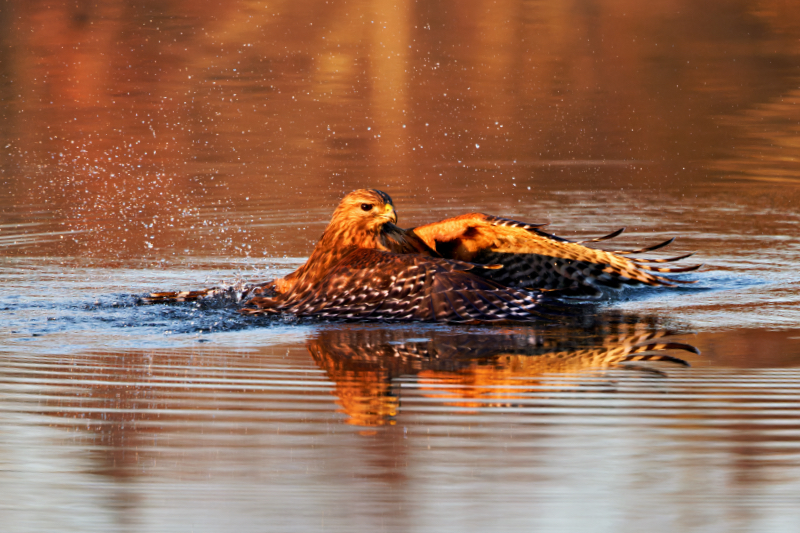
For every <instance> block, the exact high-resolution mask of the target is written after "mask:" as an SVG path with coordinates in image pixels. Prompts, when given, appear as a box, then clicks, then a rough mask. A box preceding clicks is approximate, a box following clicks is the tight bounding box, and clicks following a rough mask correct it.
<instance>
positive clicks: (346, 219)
mask: <svg viewBox="0 0 800 533" xmlns="http://www.w3.org/2000/svg"><path fill="white" fill-rule="evenodd" d="M396 224H397V212H396V211H395V207H394V203H393V202H392V199H391V198H390V197H389V195H388V194H386V193H385V192H382V191H378V190H375V189H360V190H357V191H353V192H351V193H350V194H348V195H347V196H345V197H344V198H343V199H342V201H341V203H340V204H339V206H338V207H337V208H336V210H335V211H334V213H333V216H332V218H331V221H330V223H329V224H328V226H327V228H326V229H325V232H324V233H323V234H322V238H321V239H320V240H319V242H318V243H317V245H316V246H315V247H314V251H313V252H312V253H311V256H310V257H309V259H308V261H306V263H305V264H304V265H303V266H301V267H300V268H298V269H297V270H296V271H294V272H292V273H291V274H289V275H287V276H286V277H284V278H281V279H277V280H273V281H269V282H267V283H263V284H259V285H249V286H246V287H244V289H243V290H242V291H241V292H236V294H235V295H234V296H235V297H236V299H237V300H239V301H240V302H241V303H242V309H241V312H242V313H244V314H249V315H260V314H272V313H281V312H283V313H291V314H294V315H297V316H318V317H323V318H340V319H351V320H386V321H436V322H479V321H537V320H547V319H548V318H552V313H551V312H550V310H548V306H547V302H548V301H550V300H552V298H551V296H552V295H561V294H566V295H593V296H596V295H599V294H600V293H601V292H600V291H601V289H602V288H620V287H622V286H625V285H641V284H646V285H652V286H668V287H669V286H674V285H675V284H676V283H691V282H687V281H682V280H677V279H674V278H672V277H666V276H663V275H661V274H664V273H667V274H674V273H681V272H689V271H693V270H696V269H698V268H700V266H702V265H693V266H687V267H662V266H654V263H665V262H671V261H678V260H681V259H684V258H686V257H688V256H689V255H691V254H687V255H683V256H680V257H673V258H669V259H634V258H632V257H630V256H632V255H634V254H639V253H644V252H649V251H652V250H657V249H659V248H662V247H664V246H666V245H668V244H670V243H671V242H672V240H673V239H670V240H668V241H665V242H662V243H660V244H657V245H655V246H650V247H647V248H642V249H639V250H631V251H605V250H600V249H597V248H593V247H590V246H587V244H588V243H594V242H599V241H603V240H607V239H610V238H613V237H615V236H617V235H619V234H620V233H622V230H618V231H615V232H614V233H611V234H609V235H606V236H604V237H600V238H597V239H593V240H591V241H581V242H572V241H569V240H567V239H563V238H561V237H557V236H555V235H553V234H550V233H547V232H545V231H544V230H543V229H542V228H543V227H544V226H545V224H526V223H524V222H518V221H515V220H510V219H507V218H502V217H497V216H492V215H486V214H482V213H469V214H465V215H461V216H458V217H455V218H448V219H445V220H442V221H439V222H434V223H432V224H427V225H424V226H419V227H416V228H412V229H407V230H406V229H402V228H400V227H398V226H397V225H396ZM550 291H555V292H550ZM231 293H232V290H231V289H219V288H212V289H204V290H200V291H186V292H158V293H152V294H151V295H150V296H149V297H147V298H145V301H147V302H150V303H156V302H166V301H190V300H199V299H203V298H208V297H212V296H216V295H221V294H227V295H231Z"/></svg>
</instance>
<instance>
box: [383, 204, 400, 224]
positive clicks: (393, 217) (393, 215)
mask: <svg viewBox="0 0 800 533" xmlns="http://www.w3.org/2000/svg"><path fill="white" fill-rule="evenodd" d="M383 211H384V213H383V216H384V217H386V218H388V219H389V220H390V221H391V222H392V224H397V212H396V211H395V210H394V206H393V205H392V204H386V207H384V208H383Z"/></svg>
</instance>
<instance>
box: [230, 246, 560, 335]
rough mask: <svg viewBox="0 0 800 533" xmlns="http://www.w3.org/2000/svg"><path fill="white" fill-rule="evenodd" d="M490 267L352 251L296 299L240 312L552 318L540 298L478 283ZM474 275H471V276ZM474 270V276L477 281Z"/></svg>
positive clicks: (257, 303) (258, 303)
mask: <svg viewBox="0 0 800 533" xmlns="http://www.w3.org/2000/svg"><path fill="white" fill-rule="evenodd" d="M490 268H492V267H484V266H481V265H475V264H472V263H466V262H463V261H454V260H447V259H440V258H432V257H425V256H422V255H417V254H394V253H391V252H383V251H379V250H374V249H366V248H358V249H356V250H354V251H353V252H351V253H349V254H348V255H347V256H345V257H344V258H343V259H342V261H341V262H340V263H339V264H338V265H337V266H336V267H334V268H333V269H331V270H330V271H329V272H328V273H327V274H326V275H325V276H324V277H323V278H322V279H320V280H319V281H318V282H317V283H315V284H314V285H313V286H312V287H310V288H309V289H308V291H307V292H305V293H304V294H295V295H292V297H291V298H290V299H288V300H287V301H282V300H281V299H280V297H278V298H253V299H251V300H250V301H249V302H247V304H246V305H247V308H246V309H244V310H243V311H244V312H245V313H248V314H262V313H271V312H277V311H285V312H289V313H292V314H295V315H297V316H318V317H323V318H339V319H355V320H364V319H368V320H387V321H412V320H413V321H420V320H422V321H439V322H472V321H504V320H505V321H535V320H547V319H548V317H550V318H552V313H551V314H550V315H548V314H547V313H548V312H549V311H545V310H544V309H543V308H544V305H543V304H544V298H543V296H542V294H541V293H538V292H530V291H527V290H521V289H516V288H513V287H504V286H503V285H501V284H499V283H497V282H495V281H492V280H490V279H486V278H485V277H482V275H483V274H484V272H485V271H488V270H489V269H490ZM471 271H475V272H471ZM477 272H480V274H481V275H478V273H477Z"/></svg>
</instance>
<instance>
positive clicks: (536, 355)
mask: <svg viewBox="0 0 800 533" xmlns="http://www.w3.org/2000/svg"><path fill="white" fill-rule="evenodd" d="M0 119H1V120H0V530H2V531H3V532H4V533H6V532H9V533H11V532H14V533H17V532H20V533H22V532H25V533H28V532H40V531H41V532H44V531H81V532H89V531H103V532H108V531H125V532H127V531H148V532H150V531H220V530H231V531H281V532H286V531H304V532H306V531H370V532H372V531H454V532H455V531H459V532H461V531H487V530H491V531H521V530H536V531H603V532H627V531H631V532H633V531H642V530H647V531H653V532H661V531H663V532H668V531H669V532H671V531H702V532H731V531H735V532H762V531H797V530H800V506H798V502H799V501H800V410H799V409H798V407H799V403H798V400H800V273H798V272H800V240H799V239H798V237H799V236H800V209H799V207H800V11H798V10H796V9H793V8H792V7H791V6H790V5H789V4H788V3H786V2H782V1H778V0H774V1H772V0H763V1H759V2H756V1H746V0H745V1H742V2H736V3H731V2H722V1H719V2H717V1H711V2H702V3H696V2H688V1H686V2H684V1H663V2H652V3H641V2H634V1H627V0H621V1H618V2H612V3H595V2H545V1H536V0H532V1H523V0H497V1H495V2H478V1H472V0H470V1H461V2H410V1H393V2H385V1H374V2H366V1H349V2H330V3H329V2H322V1H313V2H312V1H303V0H301V1H294V2H281V1H277V2H269V3H266V2H261V1H256V0H253V1H245V0H241V1H231V2H223V3H220V2H215V1H205V0H200V1H197V0H194V1H191V2H189V1H188V0H162V1H160V2H138V3H131V2H122V1H109V2H104V3H100V4H98V5H95V4H94V3H91V2H59V1H48V0H42V1H37V2H27V1H22V0H19V1H9V2H6V3H4V4H3V6H2V7H0ZM360 187H372V188H378V189H381V190H384V191H386V192H388V193H389V194H391V195H392V197H393V199H394V202H395V205H396V207H397V210H398V213H399V216H400V225H402V226H405V227H412V226H415V225H418V224H421V223H425V222H430V221H434V220H438V219H440V218H444V217H447V216H452V215H455V214H460V213H465V212H470V211H483V212H487V213H491V214H496V215H500V216H505V217H510V218H515V219H518V220H524V221H528V222H547V223H549V224H550V226H549V228H548V229H549V230H550V231H553V232H555V233H556V234H558V235H561V236H564V237H567V238H584V237H595V236H599V235H604V234H606V233H609V232H611V231H613V230H615V229H617V228H618V227H622V226H625V227H626V228H627V231H626V232H625V233H624V234H623V235H622V236H621V237H619V238H617V239H615V240H614V241H612V242H611V243H608V244H607V246H606V247H607V248H610V249H619V248H625V247H630V246H642V245H646V244H654V243H656V242H660V241H661V240H664V239H666V238H668V237H671V236H677V237H678V239H677V240H676V241H675V243H674V244H672V245H671V246H670V247H669V248H668V249H667V250H666V251H665V252H664V253H665V255H662V256H669V255H679V254H682V253H687V252H690V251H694V252H696V254H695V256H694V257H693V258H692V260H695V259H696V260H697V261H698V262H702V263H704V264H705V267H704V268H703V269H702V270H701V271H699V272H696V273H691V274H687V275H686V276H685V279H690V280H696V281H697V283H695V284H693V285H687V286H682V287H680V288H677V289H651V288H639V289H636V290H626V291H624V292H620V293H614V294H610V295H608V296H607V297H606V298H604V299H602V300H601V301H599V302H596V304H595V305H594V306H593V307H591V308H589V309H587V310H586V316H585V321H584V322H583V324H582V326H581V327H572V326H566V325H565V326H563V327H542V326H491V325H487V326H446V325H432V324H414V325H385V324H335V323H324V322H318V321H298V320H291V319H284V318H277V319H274V318H261V319H254V318H252V317H243V316H240V315H239V314H238V313H236V311H235V310H234V309H231V308H226V307H219V306H217V307H215V306H210V307H209V306H203V307H199V306H196V305H194V304H185V305H169V306H166V305H164V306H146V305H139V303H138V300H137V296H141V295H143V294H146V293H147V292H149V291H155V290H170V289H191V288H201V287H206V286H213V285H218V284H221V283H224V284H232V283H235V282H237V281H239V280H243V279H244V280H248V281H257V280H266V279H271V278H273V277H276V276H281V275H284V274H286V273H288V272H290V271H291V270H293V269H294V268H296V267H297V266H299V265H300V264H302V263H303V262H304V261H305V258H307V257H308V255H309V253H310V251H311V249H312V248H313V245H314V243H315V242H316V240H317V239H318V237H319V236H320V234H321V232H322V230H323V228H324V227H325V224H326V223H327V221H328V219H329V217H330V214H331V213H332V211H333V209H334V208H335V206H336V204H337V203H338V200H339V199H340V198H341V197H342V196H343V195H344V194H346V193H347V192H349V191H351V190H353V189H356V188H360ZM659 254H660V252H659ZM656 255H658V254H656ZM651 343H681V344H683V345H690V346H692V347H695V348H696V349H698V350H699V352H700V353H699V354H696V353H694V352H693V351H690V349H689V346H686V347H685V349H681V347H680V345H676V346H674V347H673V349H668V350H664V351H663V353H665V354H669V355H671V356H673V357H676V358H680V359H683V360H685V361H687V362H688V363H690V364H691V366H690V367H685V366H682V365H680V364H678V363H676V362H670V361H627V360H626V357H627V356H633V355H635V353H636V351H637V347H640V346H643V345H647V344H651Z"/></svg>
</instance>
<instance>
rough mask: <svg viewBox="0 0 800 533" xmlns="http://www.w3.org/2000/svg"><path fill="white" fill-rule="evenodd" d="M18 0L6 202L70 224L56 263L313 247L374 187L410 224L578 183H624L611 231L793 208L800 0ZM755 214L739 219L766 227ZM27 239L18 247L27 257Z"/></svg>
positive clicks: (530, 200) (4, 166)
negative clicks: (336, 216)
mask: <svg viewBox="0 0 800 533" xmlns="http://www.w3.org/2000/svg"><path fill="white" fill-rule="evenodd" d="M1 13H2V14H0V27H1V28H2V31H0V35H2V37H0V39H2V41H1V42H2V45H0V81H1V82H2V85H0V91H2V92H1V93H0V100H1V101H2V107H0V113H2V125H0V143H2V144H0V172H1V173H0V180H2V181H0V184H2V194H3V196H2V199H1V200H2V203H1V204H0V208H1V209H2V211H0V216H2V217H3V220H2V222H3V224H11V223H20V222H22V223H24V224H35V225H36V226H29V228H30V229H29V230H26V232H27V233H42V232H49V233H51V237H54V236H55V234H56V233H59V236H58V237H57V240H55V241H52V239H49V240H51V242H50V243H49V244H48V245H47V246H45V247H44V249H43V251H42V253H46V254H52V253H56V254H60V255H92V256H102V257H106V258H109V259H110V258H126V257H142V256H145V257H152V258H160V257H171V256H173V255H174V254H176V253H183V250H186V249H188V250H192V252H191V253H192V254H195V253H196V251H197V250H202V253H204V254H217V253H221V254H224V255H225V256H227V257H246V256H248V255H257V256H262V255H264V254H268V255H274V254H283V253H287V252H290V251H294V250H297V253H298V254H302V253H307V251H308V249H309V248H310V245H311V244H310V243H313V242H314V241H315V240H316V239H317V238H318V236H319V234H320V232H321V230H322V228H323V227H324V226H323V224H324V221H325V219H326V218H327V216H329V214H330V212H331V211H332V209H333V207H335V205H336V203H337V201H338V199H339V198H340V197H341V196H342V195H343V194H345V193H346V192H349V191H350V190H352V189H354V188H358V187H374V188H380V189H382V190H386V191H387V192H389V193H390V194H391V195H393V196H394V197H395V202H396V204H397V206H398V209H399V211H400V215H401V217H402V218H401V223H403V222H405V223H406V224H408V225H412V224H415V223H418V222H422V221H429V220H430V219H431V218H436V217H444V216H446V215H447V214H449V213H447V212H446V211H447V209H448V208H452V209H455V210H465V209H469V208H475V207H478V208H480V209H482V210H488V211H492V210H494V211H502V213H504V214H515V212H516V214H524V215H525V216H528V217H531V218H533V219H534V221H550V218H551V213H549V212H548V211H547V210H546V209H543V208H542V206H543V205H544V202H545V201H547V200H553V201H556V203H566V202H567V201H570V202H575V197H574V196H573V197H571V198H569V200H567V198H565V197H564V196H563V193H565V192H575V191H582V192H583V193H584V194H586V195H587V197H588V199H590V200H591V199H595V198H599V197H601V196H603V195H605V197H606V200H608V201H609V202H610V203H609V204H607V207H608V209H607V210H606V212H605V213H604V216H607V217H608V218H609V219H610V220H607V222H608V223H611V224H614V223H619V222H624V221H619V222H618V221H617V219H619V218H620V217H619V216H616V215H617V214H618V213H619V212H626V211H628V212H629V210H630V209H631V208H632V207H633V208H636V206H637V204H639V205H640V204H643V203H644V204H652V203H655V201H658V202H661V203H669V204H675V203H678V202H682V201H684V198H685V197H691V198H694V197H696V196H699V195H705V198H710V199H711V200H712V201H713V202H714V203H715V204H719V203H720V202H721V201H725V202H729V203H741V202H743V201H746V199H743V198H742V195H745V196H746V197H749V198H754V197H755V198H757V199H758V200H757V201H758V202H763V205H764V206H765V207H773V206H775V207H787V206H790V205H798V204H797V200H798V195H797V188H796V185H797V171H798V163H797V157H796V156H797V146H798V126H797V124H798V119H800V112H798V109H797V105H796V103H797V99H798V75H799V74H800V71H799V70H798V67H799V66H800V58H799V57H798V53H799V52H800V44H799V43H800V41H798V39H800V11H798V10H797V9H795V8H794V6H792V5H791V3H790V2H786V1H783V0H761V1H735V2H731V1H728V0H725V1H713V0H709V1H705V2H702V3H698V2H691V1H679V0H659V1H655V2H648V3H646V4H642V3H641V2H636V1H626V0H617V1H613V2H597V1H591V0H577V1H564V2H545V1H531V0H527V1H521V0H494V1H491V2H486V1H471V0H469V1H458V2H447V1H443V2H438V1H437V2H427V1H426V2H422V1H415V2H412V1H394V0H392V1H385V2H384V1H372V2H366V1H350V2H347V1H341V2H329V3H325V2H320V1H308V0H295V1H291V2H280V1H274V2H268V3H267V2H259V1H230V2H228V1H225V2H221V1H213V0H198V1H191V2H187V1H182V0H159V1H158V2H149V1H119V2H117V1H111V0H108V1H104V2H90V1H83V0H76V1H63V2H62V1H44V0H40V1H24V2H21V1H20V2H15V1H13V0H5V1H4V2H3V3H2V12H1ZM728 193H731V194H730V195H729V196H725V195H726V194H728ZM554 194H555V195H559V194H561V196H555V197H554ZM661 195H663V196H661ZM454 202H455V203H456V204H457V205H455V206H451V205H450V204H451V203H454ZM537 202H541V203H538V204H537ZM519 203H523V204H525V206H530V208H529V209H528V210H527V211H526V210H520V209H519V207H518V206H517V204H519ZM665 207H666V208H669V207H670V206H669V205H668V206H665ZM698 209H702V204H701V205H699V206H698ZM747 211H748V210H743V212H739V213H736V214H734V215H731V217H732V218H730V219H729V222H731V223H738V224H742V225H743V226H747V227H752V225H753V224H758V223H759V222H758V219H757V218H756V219H754V218H753V217H752V216H751V215H752V214H753V213H750V212H747ZM587 215H588V216H587V217H586V219H590V218H591V215H593V213H587ZM553 222H557V221H555V220H554V221H553ZM663 222H664V225H665V227H666V228H667V229H669V230H672V227H670V226H669V225H668V224H669V223H670V222H672V221H670V220H666V219H665V220H664V221H663ZM273 223H274V224H277V229H276V228H273V227H272V226H271V224H273ZM676 223H677V221H676ZM309 224H313V227H310V228H309V227H308V225H309ZM570 229H573V228H570ZM575 229H581V228H575ZM4 233H5V234H6V235H4V236H2V237H5V239H6V241H7V239H8V238H9V230H8V229H6V230H5V231H4ZM11 233H13V235H12V236H13V237H20V235H19V233H21V232H20V231H19V230H16V231H13V232H11ZM287 234H288V235H287ZM23 240H24V239H23ZM42 240H48V239H39V242H38V243H37V246H38V245H41V246H44V243H42V242H41V241H42ZM17 241H18V242H17V246H13V244H14V243H8V242H4V244H8V245H9V246H6V247H5V251H6V253H11V254H17V253H29V252H26V251H24V250H21V249H20V242H19V241H20V239H19V238H18V239H17Z"/></svg>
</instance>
